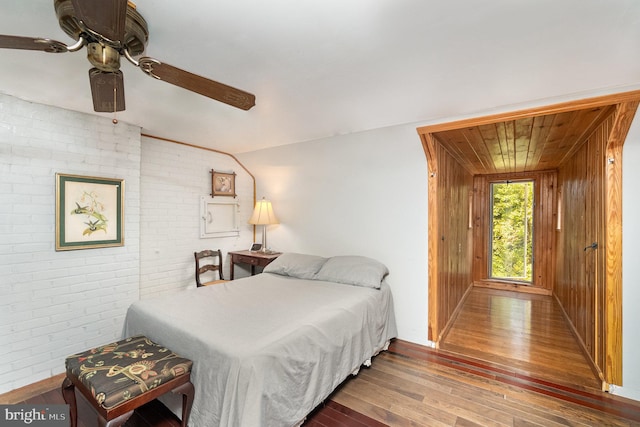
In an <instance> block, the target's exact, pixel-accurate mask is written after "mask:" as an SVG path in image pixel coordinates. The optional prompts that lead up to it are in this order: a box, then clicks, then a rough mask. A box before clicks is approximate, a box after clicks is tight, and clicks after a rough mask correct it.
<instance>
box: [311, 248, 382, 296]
mask: <svg viewBox="0 0 640 427" xmlns="http://www.w3.org/2000/svg"><path fill="white" fill-rule="evenodd" d="M387 274H389V270H388V269H387V267H386V266H385V265H384V264H382V263H380V262H378V261H376V260H375V259H371V258H367V257H364V256H357V255H344V256H334V257H332V258H329V259H328V260H327V262H325V263H324V265H323V266H322V268H321V269H320V271H318V274H316V277H315V279H316V280H324V281H326V282H337V283H344V284H347V285H356V286H364V287H368V288H375V289H380V283H381V282H382V279H384V277H385V276H386V275H387Z"/></svg>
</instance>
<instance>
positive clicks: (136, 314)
mask: <svg viewBox="0 0 640 427" xmlns="http://www.w3.org/2000/svg"><path fill="white" fill-rule="evenodd" d="M387 274H388V270H387V268H386V267H385V266H384V265H383V264H381V263H379V262H377V261H375V260H372V259H370V258H366V257H360V256H339V257H331V258H323V257H317V256H313V255H305V254H295V253H285V254H283V255H281V256H280V257H279V258H278V259H276V260H275V261H274V262H272V263H271V264H269V265H268V266H267V267H266V268H265V269H264V271H263V273H262V274H258V275H256V276H252V277H247V278H242V279H238V280H234V281H231V282H226V283H223V284H218V285H214V286H207V287H202V288H194V289H193V290H189V291H184V292H178V293H175V294H173V295H170V296H166V297H161V298H153V299H147V300H142V301H138V302H136V303H134V304H133V305H132V306H131V307H130V308H129V310H128V312H127V316H126V320H125V328H124V334H125V336H132V335H137V334H144V335H146V336H147V337H149V338H150V339H152V340H154V341H156V342H158V343H161V344H162V345H165V346H167V347H169V348H171V349H173V350H174V351H175V352H176V353H178V354H180V355H181V356H183V357H187V358H189V359H191V360H192V361H193V362H194V363H193V368H192V381H193V383H194V386H195V389H196V392H195V399H194V404H193V409H192V412H191V417H190V419H189V425H190V426H195V427H203V426H251V427H254V426H297V425H300V424H301V423H302V422H303V421H304V419H305V417H306V416H307V415H308V414H309V413H310V412H311V411H312V410H313V409H314V408H315V407H316V406H317V405H318V404H320V403H321V402H322V401H323V400H324V399H326V398H327V397H328V396H329V394H330V393H331V392H332V391H333V390H334V389H335V388H336V387H337V386H338V385H339V384H340V383H341V382H343V381H344V380H345V378H347V377H348V376H349V375H350V374H355V373H357V371H358V369H360V367H361V366H362V365H363V364H365V365H366V364H368V363H369V362H370V360H371V358H372V356H374V355H376V354H377V353H378V352H380V351H382V350H385V349H386V347H387V346H388V343H389V340H390V339H392V338H394V337H395V336H396V334H397V332H396V324H395V317H394V312H393V301H392V296H391V290H390V288H389V285H388V284H387V282H386V281H385V280H384V279H385V277H386V276H387Z"/></svg>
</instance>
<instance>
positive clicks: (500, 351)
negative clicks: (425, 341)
mask: <svg viewBox="0 0 640 427" xmlns="http://www.w3.org/2000/svg"><path fill="white" fill-rule="evenodd" d="M440 349H442V350H446V351H449V352H452V353H456V354H462V355H465V356H468V357H473V358H476V359H480V360H484V361H488V362H491V363H494V364H498V365H502V366H505V367H508V368H509V369H512V370H515V371H517V372H520V373H523V374H525V375H534V376H536V377H538V378H542V379H546V380H549V381H553V382H556V383H561V384H568V385H571V386H576V387H582V388H585V389H597V390H600V389H601V382H600V380H599V379H598V378H597V377H596V374H595V373H594V372H593V370H592V369H591V367H590V365H589V364H588V363H587V360H586V358H585V356H584V355H583V354H582V352H581V350H580V347H579V346H578V343H577V342H576V339H575V337H574V336H573V334H572V332H571V329H569V325H568V324H567V321H566V320H565V318H564V316H563V313H562V309H561V308H560V306H559V305H558V303H557V302H556V301H555V298H553V297H551V296H547V295H537V294H528V293H520V292H513V291H504V290H495V289H488V288H473V289H472V290H471V292H470V293H469V295H468V296H467V298H466V300H465V301H464V304H463V306H462V310H461V311H460V313H459V314H458V317H457V318H456V320H455V322H454V324H453V327H452V328H451V330H450V331H449V333H448V334H447V335H446V336H445V337H444V339H443V340H442V342H441V343H440Z"/></svg>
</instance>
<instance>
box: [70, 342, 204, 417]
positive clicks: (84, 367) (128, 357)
mask: <svg viewBox="0 0 640 427" xmlns="http://www.w3.org/2000/svg"><path fill="white" fill-rule="evenodd" d="M192 364H193V362H192V361H191V360H189V359H185V358H184V357H180V356H178V355H177V354H175V353H174V352H172V351H171V350H169V349H168V348H166V347H163V346H161V345H158V344H156V343H154V342H153V341H151V340H149V339H148V338H146V337H144V336H135V337H131V338H126V339H124V340H121V341H117V342H114V343H111V344H107V345H104V346H101V347H96V348H93V349H90V350H87V351H85V352H83V353H79V354H74V355H72V356H69V357H68V358H67V359H66V361H65V365H66V370H67V376H68V377H71V376H72V377H76V378H78V379H79V380H80V382H82V384H83V385H84V386H85V387H86V388H87V389H88V390H90V391H91V394H92V395H93V397H94V398H95V400H96V402H97V403H98V404H99V405H100V406H102V407H103V408H105V409H110V408H113V407H116V406H118V405H120V404H122V403H124V402H125V401H128V400H131V399H133V398H135V397H137V396H139V395H141V394H143V393H146V392H147V391H149V390H151V389H153V388H155V387H158V386H159V385H161V384H164V383H166V382H168V381H170V380H172V379H174V378H176V377H179V376H181V375H184V374H188V373H189V372H191V367H192Z"/></svg>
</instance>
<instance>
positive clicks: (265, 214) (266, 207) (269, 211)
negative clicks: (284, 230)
mask: <svg viewBox="0 0 640 427" xmlns="http://www.w3.org/2000/svg"><path fill="white" fill-rule="evenodd" d="M279 223H280V221H278V218H276V215H275V214H274V213H273V206H271V202H270V201H268V200H265V198H264V197H263V198H262V200H260V201H258V202H257V203H256V207H255V208H254V210H253V215H251V218H249V224H255V225H267V224H279Z"/></svg>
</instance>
